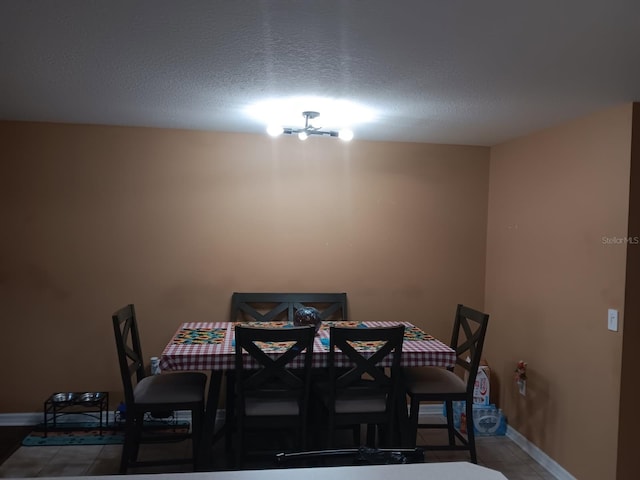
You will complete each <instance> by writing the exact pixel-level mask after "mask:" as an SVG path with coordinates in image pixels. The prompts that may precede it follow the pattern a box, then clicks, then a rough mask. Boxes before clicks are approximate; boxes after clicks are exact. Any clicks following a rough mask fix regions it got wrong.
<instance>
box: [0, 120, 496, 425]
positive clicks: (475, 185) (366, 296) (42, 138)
mask: <svg viewBox="0 0 640 480" xmlns="http://www.w3.org/2000/svg"><path fill="white" fill-rule="evenodd" d="M0 148H1V149H2V161H1V162H0V214H1V217H0V218H2V219H3V222H2V223H3V234H2V235H1V236H0V305H2V308H1V321H2V338H3V341H2V343H3V348H2V349H0V364H1V365H3V366H4V368H3V369H2V371H3V373H2V380H1V381H2V390H3V392H5V394H3V395H0V412H1V413H8V412H33V411H38V410H40V409H41V408H42V402H43V400H44V399H45V398H46V397H47V396H48V395H49V394H50V393H52V392H54V391H60V390H63V391H64V390H70V391H74V390H76V391H77V390H103V389H104V390H109V391H111V392H113V396H112V403H114V402H116V401H117V400H118V399H119V398H120V396H119V394H118V393H117V392H118V391H119V390H120V383H119V378H118V374H117V368H116V355H115V347H114V344H113V333H112V329H111V328H112V327H111V320H110V315H111V313H112V312H113V311H114V310H116V309H117V308H119V307H120V306H123V305H125V304H127V303H129V302H133V303H135V304H136V307H137V312H138V315H139V321H140V327H141V330H142V336H143V349H144V352H145V354H146V355H148V356H151V355H154V354H158V353H160V351H161V349H162V347H163V346H164V344H165V343H166V342H167V340H168V339H169V338H170V336H171V335H172V333H173V332H174V331H175V330H176V328H177V326H178V324H179V323H180V322H182V321H193V320H220V319H226V318H227V315H228V309H229V302H230V296H231V293H232V292H233V291H345V292H347V293H348V299H349V311H350V315H351V317H352V318H358V319H410V320H413V321H415V322H416V323H417V324H419V325H421V326H423V327H424V328H426V329H427V330H429V331H430V332H432V333H434V334H435V335H437V336H440V337H444V338H445V339H448V338H449V332H450V325H451V321H452V319H453V314H454V311H455V305H456V303H458V302H463V303H468V304H470V305H473V306H477V308H482V306H483V305H482V303H483V301H484V278H485V251H486V223H487V198H488V174H489V170H488V166H489V149H487V148H482V147H457V146H445V145H427V144H409V143H380V142H358V141H354V142H352V143H351V144H343V143H342V142H339V141H335V140H333V139H323V138H317V139H309V140H308V141H307V142H305V143H302V142H299V141H298V140H297V139H296V138H292V137H288V138H279V139H275V140H273V139H270V138H268V137H266V136H257V135H253V136H252V135H241V134H221V133H210V132H195V131H178V130H161V129H142V128H118V127H97V126H71V125H54V124H27V123H23V124H19V123H0ZM496 330H497V329H496ZM6 392H10V394H7V393H6Z"/></svg>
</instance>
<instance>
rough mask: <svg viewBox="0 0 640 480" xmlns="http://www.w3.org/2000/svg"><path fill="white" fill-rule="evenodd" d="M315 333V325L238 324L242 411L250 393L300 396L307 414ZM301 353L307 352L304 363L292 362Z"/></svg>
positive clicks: (238, 391)
mask: <svg viewBox="0 0 640 480" xmlns="http://www.w3.org/2000/svg"><path fill="white" fill-rule="evenodd" d="M314 337H315V329H314V328H313V327H312V326H304V327H293V328H259V327H244V326H241V325H237V326H236V327H235V344H236V346H235V367H236V372H235V373H236V382H235V384H236V394H237V399H238V402H239V410H240V411H239V413H240V414H243V413H244V412H243V408H244V400H245V398H246V397H247V396H252V397H259V398H265V399H279V398H280V399H282V398H297V399H298V401H299V406H300V409H301V410H300V413H301V414H304V411H303V409H304V408H305V407H306V405H307V404H308V399H309V389H310V379H311V375H310V373H311V365H312V361H313V339H314ZM274 343H277V345H274ZM245 352H246V353H245ZM300 355H304V361H303V366H302V367H300V365H299V363H296V364H295V365H292V363H293V362H294V361H296V360H297V357H298V356H300Z"/></svg>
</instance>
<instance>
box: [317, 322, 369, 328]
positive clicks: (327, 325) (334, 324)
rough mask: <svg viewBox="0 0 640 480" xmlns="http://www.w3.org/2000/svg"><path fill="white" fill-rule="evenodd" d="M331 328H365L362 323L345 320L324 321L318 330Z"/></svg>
mask: <svg viewBox="0 0 640 480" xmlns="http://www.w3.org/2000/svg"><path fill="white" fill-rule="evenodd" d="M331 327H342V328H367V326H366V325H365V324H364V323H363V322H352V321H346V320H325V321H324V322H322V323H321V324H320V329H322V330H329V329H330V328H331Z"/></svg>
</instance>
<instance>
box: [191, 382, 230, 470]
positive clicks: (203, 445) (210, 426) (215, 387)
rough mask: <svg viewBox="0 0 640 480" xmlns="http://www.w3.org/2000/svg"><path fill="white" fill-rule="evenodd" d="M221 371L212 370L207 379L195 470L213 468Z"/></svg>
mask: <svg viewBox="0 0 640 480" xmlns="http://www.w3.org/2000/svg"><path fill="white" fill-rule="evenodd" d="M222 373H223V372H222V371H221V370H212V371H211V376H210V377H209V390H208V392H207V403H206V405H205V411H204V426H203V429H202V439H201V441H200V453H199V455H198V459H199V461H198V465H197V466H196V470H198V471H208V470H211V468H213V444H214V442H215V440H217V438H216V437H217V436H218V435H216V432H215V429H216V415H217V413H218V402H219V398H220V390H221V386H222Z"/></svg>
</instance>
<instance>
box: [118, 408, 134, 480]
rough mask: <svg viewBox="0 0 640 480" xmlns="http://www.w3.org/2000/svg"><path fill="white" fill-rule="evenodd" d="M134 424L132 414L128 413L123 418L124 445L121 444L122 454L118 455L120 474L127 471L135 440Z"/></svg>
mask: <svg viewBox="0 0 640 480" xmlns="http://www.w3.org/2000/svg"><path fill="white" fill-rule="evenodd" d="M135 435H136V432H135V424H134V417H133V415H131V414H130V415H129V416H128V417H127V418H126V420H125V426H124V445H122V455H121V457H120V474H122V475H124V474H126V473H127V468H128V467H129V459H130V458H131V455H132V452H133V445H134V441H135V438H134V437H135Z"/></svg>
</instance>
